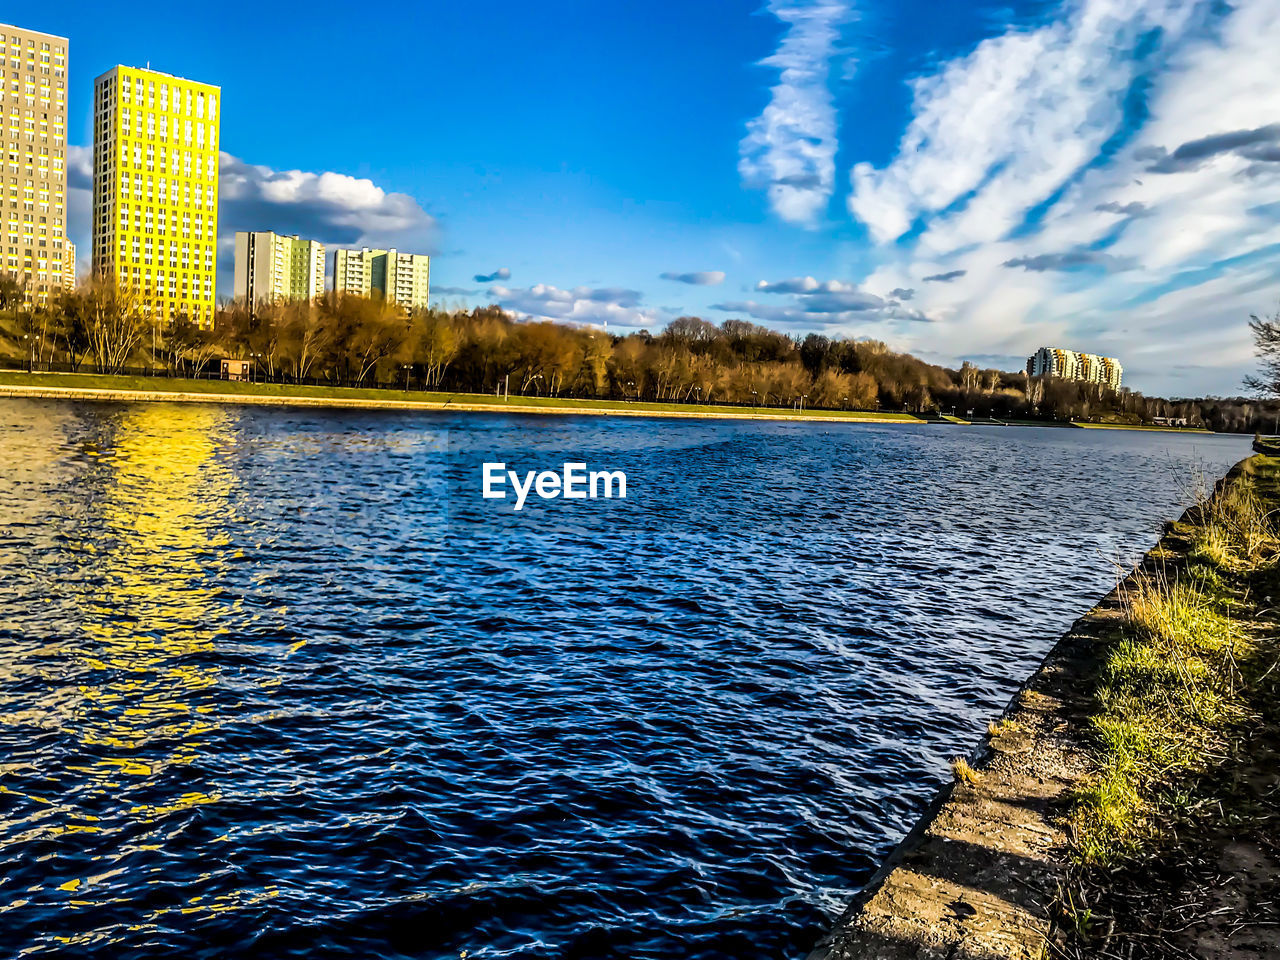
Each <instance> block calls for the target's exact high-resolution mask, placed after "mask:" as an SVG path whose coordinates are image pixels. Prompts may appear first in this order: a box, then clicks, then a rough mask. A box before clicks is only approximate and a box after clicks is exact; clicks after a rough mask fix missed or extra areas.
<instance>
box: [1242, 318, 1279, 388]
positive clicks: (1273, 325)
mask: <svg viewBox="0 0 1280 960" xmlns="http://www.w3.org/2000/svg"><path fill="white" fill-rule="evenodd" d="M1249 329H1250V330H1252V331H1253V348H1254V353H1255V354H1256V355H1257V357H1258V367H1259V369H1258V374H1257V376H1249V377H1245V378H1244V385H1245V386H1246V387H1248V388H1249V389H1250V390H1256V391H1257V392H1258V393H1261V394H1263V395H1264V396H1268V397H1280V311H1277V312H1276V313H1274V314H1273V315H1272V316H1270V317H1265V318H1264V317H1256V316H1250V317H1249Z"/></svg>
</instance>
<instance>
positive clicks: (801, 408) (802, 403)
mask: <svg viewBox="0 0 1280 960" xmlns="http://www.w3.org/2000/svg"><path fill="white" fill-rule="evenodd" d="M808 399H809V395H808V394H807V393H802V394H800V412H801V413H804V402H805V401H806V400H808Z"/></svg>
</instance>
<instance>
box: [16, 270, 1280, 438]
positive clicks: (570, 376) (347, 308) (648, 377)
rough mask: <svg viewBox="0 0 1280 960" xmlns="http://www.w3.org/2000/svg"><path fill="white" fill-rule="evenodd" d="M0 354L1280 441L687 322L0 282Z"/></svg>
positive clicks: (908, 362)
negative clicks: (179, 315) (585, 320)
mask: <svg viewBox="0 0 1280 960" xmlns="http://www.w3.org/2000/svg"><path fill="white" fill-rule="evenodd" d="M0 355H4V356H7V358H8V365H9V366H19V365H25V366H28V367H31V368H32V369H42V370H73V371H75V370H86V371H87V370H94V371H96V372H101V373H119V372H122V371H126V370H128V371H130V372H135V371H139V370H140V371H143V372H148V373H155V374H163V375H170V376H207V375H212V374H215V373H216V371H217V370H218V364H217V361H219V360H221V359H222V358H234V359H242V360H249V361H250V362H251V367H252V368H253V371H254V375H255V376H256V377H259V378H261V379H264V380H273V381H280V382H295V383H317V382H318V383H331V384H335V385H356V386H398V387H401V388H404V389H421V390H437V391H457V392H469V393H489V394H493V393H501V392H505V393H509V394H513V395H517V396H559V397H567V396H570V397H593V398H602V399H614V400H637V401H639V400H647V401H664V402H676V403H729V404H742V405H759V406H774V407H777V406H801V405H803V406H805V407H815V408H824V409H846V410H901V411H907V412H911V413H917V414H939V413H941V414H955V415H957V416H960V417H964V418H988V417H991V418H995V419H1000V420H1012V419H1038V420H1067V419H1077V420H1110V421H1117V422H1130V423H1142V422H1148V423H1149V422H1152V421H1153V420H1155V419H1156V418H1169V419H1173V420H1179V421H1185V422H1186V423H1187V425H1189V426H1207V427H1210V428H1211V429H1216V430H1232V431H1255V430H1268V431H1269V430H1273V429H1274V420H1275V417H1276V415H1277V412H1280V410H1278V408H1277V406H1276V404H1274V403H1271V402H1263V401H1257V400H1249V399H1245V398H1227V399H1215V398H1209V399H1196V400H1191V399H1180V400H1167V399H1162V398H1157V397H1145V396H1143V395H1142V394H1140V393H1137V392H1134V391H1131V390H1128V389H1121V390H1120V391H1113V390H1111V389H1109V388H1108V387H1106V386H1104V385H1101V384H1088V383H1080V382H1075V381H1067V380H1060V379H1055V378H1028V377H1027V375H1026V373H1025V372H1023V371H1016V372H1009V371H1002V370H997V369H991V368H979V367H977V366H975V365H973V364H970V363H968V362H966V363H964V364H963V365H962V366H961V367H960V368H959V369H951V368H947V367H942V366H938V365H935V364H930V363H926V362H925V361H923V360H921V359H919V358H918V357H914V356H912V355H910V354H906V353H899V352H896V351H893V350H890V349H889V348H888V347H887V346H886V345H885V344H884V343H883V342H881V341H878V340H849V339H842V338H830V337H826V336H822V335H820V334H809V335H807V336H804V337H793V336H790V335H787V334H784V333H780V332H778V331H776V330H770V329H768V328H766V327H763V326H760V325H757V324H754V323H751V322H748V321H746V320H740V319H731V320H726V321H724V322H723V323H721V324H719V325H717V324H713V323H710V322H708V321H706V320H704V319H702V318H699V317H680V318H678V319H676V320H674V321H672V322H671V323H670V324H668V325H667V327H666V329H664V330H662V331H660V332H656V333H651V332H649V331H647V330H641V331H638V332H635V333H628V334H624V335H618V334H612V333H609V332H608V331H605V330H600V329H593V328H588V327H580V326H571V325H568V324H562V323H552V322H533V321H521V320H518V319H516V318H514V317H512V316H511V315H510V314H508V313H507V312H505V311H504V310H502V309H500V308H499V307H497V306H486V307H477V308H474V309H471V310H462V309H456V310H443V309H434V308H433V309H423V310H414V311H404V310H402V309H400V308H398V307H396V306H395V305H393V304H390V303H387V302H385V301H383V300H381V299H378V298H373V299H370V298H364V297H357V296H351V295H337V294H334V293H328V294H326V295H324V296H322V297H319V298H317V299H316V300H314V301H311V302H305V301H300V302H289V303H279V304H270V305H261V306H258V307H257V308H254V309H250V308H248V307H247V306H246V305H244V304H241V303H232V304H229V305H227V306H225V307H224V308H222V309H221V310H220V311H219V312H218V314H217V316H216V318H215V321H214V323H213V325H212V326H211V327H209V328H201V327H199V326H197V325H196V324H194V323H192V322H191V321H189V320H186V319H178V320H175V321H172V322H154V321H152V320H151V319H149V318H148V317H147V316H146V315H145V313H144V311H143V310H142V308H141V305H140V303H139V302H138V300H137V298H136V297H134V296H133V295H132V294H131V293H129V292H128V291H125V290H122V289H119V288H117V287H116V286H115V285H114V284H113V283H111V282H109V281H97V280H95V281H90V282H89V283H86V284H83V285H81V286H80V287H79V288H77V289H76V290H74V291H69V292H66V293H64V294H62V295H61V296H59V297H58V298H57V299H56V300H55V301H53V302H52V303H50V304H48V305H45V306H36V307H32V306H29V305H26V304H25V303H24V298H23V296H22V288H21V286H20V285H18V284H17V283H16V282H14V281H13V280H12V279H11V278H7V277H0Z"/></svg>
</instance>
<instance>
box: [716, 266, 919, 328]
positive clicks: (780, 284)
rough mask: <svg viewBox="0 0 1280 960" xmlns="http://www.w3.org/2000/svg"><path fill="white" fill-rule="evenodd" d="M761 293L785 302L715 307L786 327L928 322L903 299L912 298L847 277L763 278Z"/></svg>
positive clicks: (741, 302)
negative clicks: (887, 294)
mask: <svg viewBox="0 0 1280 960" xmlns="http://www.w3.org/2000/svg"><path fill="white" fill-rule="evenodd" d="M755 288H756V290H757V291H758V292H760V293H767V294H773V295H775V296H777V297H779V298H780V300H781V302H774V303H761V302H758V301H756V300H730V301H726V302H724V303H716V304H712V306H711V309H712V310H719V311H721V312H724V313H740V314H746V315H748V316H751V317H754V318H755V319H757V320H762V321H765V322H766V323H773V324H777V325H779V326H784V327H800V328H804V327H806V326H807V327H814V326H824V327H832V326H844V327H848V326H851V325H852V326H868V325H876V324H883V323H884V322H885V321H890V320H906V321H927V320H928V319H929V318H928V317H926V316H925V315H924V314H923V313H921V312H920V311H918V310H912V309H910V308H907V307H904V306H903V305H902V303H901V302H900V301H901V300H903V299H909V298H885V297H879V296H876V295H875V294H873V293H868V292H867V291H866V290H863V289H862V288H861V287H859V286H858V285H857V284H854V283H848V282H846V281H843V280H821V281H820V280H817V279H816V278H814V277H792V278H791V279H788V280H775V281H768V280H761V281H760V282H758V283H757V284H756V287H755Z"/></svg>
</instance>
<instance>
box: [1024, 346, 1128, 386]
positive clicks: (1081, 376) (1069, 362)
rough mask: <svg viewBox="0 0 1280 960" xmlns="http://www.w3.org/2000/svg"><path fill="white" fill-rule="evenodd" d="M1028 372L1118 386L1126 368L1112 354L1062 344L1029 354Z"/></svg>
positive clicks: (1041, 375)
mask: <svg viewBox="0 0 1280 960" xmlns="http://www.w3.org/2000/svg"><path fill="white" fill-rule="evenodd" d="M1027 376H1029V377H1061V378H1062V379H1063V380H1083V381H1085V382H1086V383H1101V384H1105V385H1106V386H1108V387H1110V388H1111V389H1112V390H1119V389H1120V381H1121V378H1122V377H1123V376H1124V368H1123V367H1121V366H1120V361H1119V360H1116V359H1113V358H1112V357H1100V356H1098V355H1097V354H1093V353H1077V352H1076V351H1075V350H1063V349H1061V348H1059V347H1041V348H1040V349H1039V350H1037V351H1036V352H1035V353H1033V354H1032V355H1031V356H1029V357H1027Z"/></svg>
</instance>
